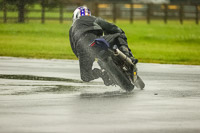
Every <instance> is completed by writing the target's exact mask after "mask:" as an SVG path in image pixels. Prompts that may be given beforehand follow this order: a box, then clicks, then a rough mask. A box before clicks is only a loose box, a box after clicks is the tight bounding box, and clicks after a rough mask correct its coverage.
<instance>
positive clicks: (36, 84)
mask: <svg viewBox="0 0 200 133" xmlns="http://www.w3.org/2000/svg"><path fill="white" fill-rule="evenodd" d="M95 66H96V64H95ZM138 69H139V75H140V76H141V77H142V78H143V80H144V82H145V83H146V87H145V89H144V90H140V89H137V88H135V89H134V91H133V92H131V93H126V92H124V91H123V90H121V89H120V88H119V87H115V86H111V87H105V86H104V85H103V83H102V80H101V79H97V80H95V81H93V82H90V83H83V82H82V81H81V80H80V77H79V65H78V62H77V61H72V60H38V59H23V58H10V57H0V133H199V132H200V126H199V125H200V112H199V111H200V66H189V65H187V66H186V65H164V64H144V63H139V64H138Z"/></svg>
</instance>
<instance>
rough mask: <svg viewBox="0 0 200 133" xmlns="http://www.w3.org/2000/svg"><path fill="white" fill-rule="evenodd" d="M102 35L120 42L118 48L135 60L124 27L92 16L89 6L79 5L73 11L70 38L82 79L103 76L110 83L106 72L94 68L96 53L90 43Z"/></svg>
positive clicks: (110, 41) (113, 41) (109, 40)
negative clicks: (121, 27)
mask: <svg viewBox="0 0 200 133" xmlns="http://www.w3.org/2000/svg"><path fill="white" fill-rule="evenodd" d="M103 35H104V36H103ZM102 36H103V37H104V39H105V40H106V41H108V42H109V44H111V45H114V44H118V48H119V49H120V50H121V51H122V52H123V53H124V54H126V55H127V56H128V57H131V58H132V59H133V60H134V57H133V55H132V53H131V50H130V49H129V48H128V44H127V38H126V36H125V33H124V31H123V30H122V29H120V28H119V27H117V26H116V25H114V24H112V23H109V22H107V21H105V20H103V19H102V18H100V17H95V16H91V12H90V10H89V9H88V8H87V7H84V6H82V7H78V8H77V9H76V10H75V11H74V13H73V23H72V26H71V28H70V31H69V38H70V44H71V47H72V50H73V52H74V54H75V55H76V56H77V57H78V59H79V65H80V74H81V79H82V80H83V81H86V82H89V81H91V80H94V79H97V78H99V77H101V78H102V79H103V81H104V84H105V85H110V84H112V83H110V82H109V79H108V75H107V74H106V73H105V72H102V71H101V70H100V69H97V68H94V69H92V66H93V62H94V61H95V54H94V53H93V52H92V50H91V49H90V47H89V44H91V43H92V42H93V41H94V40H95V39H97V38H99V37H102Z"/></svg>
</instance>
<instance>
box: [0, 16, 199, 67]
mask: <svg viewBox="0 0 200 133" xmlns="http://www.w3.org/2000/svg"><path fill="white" fill-rule="evenodd" d="M116 24H117V25H118V26H119V27H121V28H122V29H123V30H124V31H125V32H126V34H127V38H128V43H129V47H130V48H131V50H132V52H133V54H134V55H135V57H136V58H138V59H139V61H140V62H153V63H168V64H194V65H200V58H199V57H200V27H199V25H195V24H194V22H193V21H191V22H190V21H187V22H184V24H183V25H180V24H179V23H178V22H173V21H169V22H168V24H164V23H163V22H161V21H153V22H151V24H149V25H148V24H146V22H145V21H136V22H134V23H133V24H129V22H128V21H122V20H121V21H117V23H116ZM70 25H71V23H65V24H58V23H55V22H50V23H46V24H40V23H28V24H0V56H14V57H26V58H46V59H52V58H56V59H76V57H75V56H74V54H73V52H72V50H71V47H70V43H69V37H68V36H69V34H68V31H69V28H70Z"/></svg>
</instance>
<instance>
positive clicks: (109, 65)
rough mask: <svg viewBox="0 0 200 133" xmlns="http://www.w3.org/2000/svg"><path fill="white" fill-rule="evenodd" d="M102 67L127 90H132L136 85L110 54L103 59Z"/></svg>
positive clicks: (116, 82)
mask: <svg viewBox="0 0 200 133" xmlns="http://www.w3.org/2000/svg"><path fill="white" fill-rule="evenodd" d="M101 63H102V65H103V66H102V67H103V68H104V69H105V71H106V72H107V73H108V75H109V77H110V78H111V79H112V80H113V81H114V82H115V84H117V85H119V86H120V87H121V88H122V89H124V90H126V91H132V90H133V89H134V85H133V84H132V83H131V81H130V80H129V79H128V77H127V76H126V75H125V74H124V73H123V72H122V70H121V69H120V68H119V67H118V66H117V65H116V64H115V63H114V62H113V59H112V58H111V57H110V56H109V57H108V58H106V59H104V60H103V61H101Z"/></svg>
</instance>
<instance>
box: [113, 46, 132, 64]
mask: <svg viewBox="0 0 200 133" xmlns="http://www.w3.org/2000/svg"><path fill="white" fill-rule="evenodd" d="M114 55H115V56H118V57H119V58H120V59H121V60H123V61H124V62H125V64H126V65H128V66H134V64H133V62H132V60H131V59H130V58H129V57H128V56H126V55H125V54H124V53H122V52H121V51H120V50H119V49H115V50H114Z"/></svg>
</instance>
